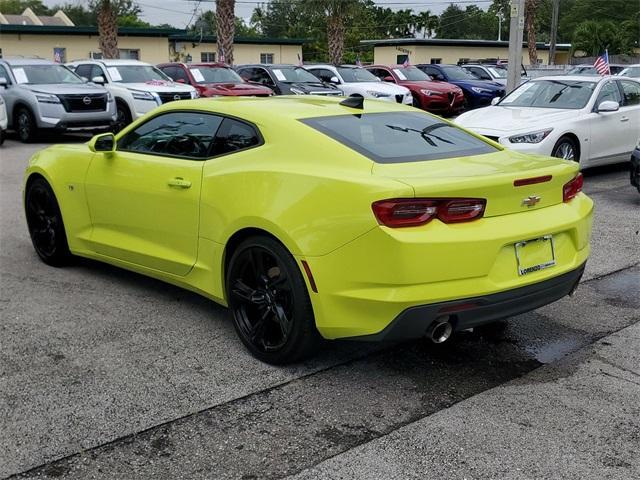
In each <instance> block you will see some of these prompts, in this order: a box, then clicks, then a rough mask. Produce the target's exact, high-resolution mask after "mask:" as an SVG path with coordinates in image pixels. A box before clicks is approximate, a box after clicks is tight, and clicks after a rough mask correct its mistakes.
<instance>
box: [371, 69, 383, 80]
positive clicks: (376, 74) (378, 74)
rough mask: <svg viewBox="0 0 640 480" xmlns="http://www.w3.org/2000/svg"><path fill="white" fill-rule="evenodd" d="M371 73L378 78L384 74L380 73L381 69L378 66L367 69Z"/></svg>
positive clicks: (381, 77)
mask: <svg viewBox="0 0 640 480" xmlns="http://www.w3.org/2000/svg"><path fill="white" fill-rule="evenodd" d="M368 70H369V71H370V72H371V73H372V74H374V75H375V76H376V77H378V78H379V79H380V80H382V79H383V77H384V75H382V73H381V70H380V69H379V68H369V69H368Z"/></svg>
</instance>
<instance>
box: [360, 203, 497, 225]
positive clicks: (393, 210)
mask: <svg viewBox="0 0 640 480" xmlns="http://www.w3.org/2000/svg"><path fill="white" fill-rule="evenodd" d="M486 203H487V201H486V200H485V199H483V198H395V199H390V200H380V201H378V202H374V203H373V204H372V205H371V208H372V209H373V213H374V215H375V216H376V219H377V220H378V223H379V224H380V225H385V226H387V227H392V228H397V227H417V226H419V225H424V224H425V223H428V222H430V221H431V220H433V219H434V218H438V219H439V220H440V221H442V222H444V223H458V222H468V221H470V220H475V219H477V218H480V217H482V215H483V213H484V208H485V205H486Z"/></svg>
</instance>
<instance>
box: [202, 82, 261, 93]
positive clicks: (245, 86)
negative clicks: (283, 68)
mask: <svg viewBox="0 0 640 480" xmlns="http://www.w3.org/2000/svg"><path fill="white" fill-rule="evenodd" d="M200 85H201V86H203V87H205V88H206V89H207V90H208V91H209V92H211V93H213V94H218V95H268V94H270V93H271V92H272V90H271V89H270V88H268V87H263V86H261V85H251V84H249V83H206V84H200Z"/></svg>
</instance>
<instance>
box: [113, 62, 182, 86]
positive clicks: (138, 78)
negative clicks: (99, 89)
mask: <svg viewBox="0 0 640 480" xmlns="http://www.w3.org/2000/svg"><path fill="white" fill-rule="evenodd" d="M107 71H108V72H109V75H110V76H111V80H113V81H114V82H122V83H146V82H153V81H164V82H171V81H172V80H171V79H170V78H169V77H167V76H166V75H165V74H164V73H162V72H161V71H160V70H158V69H157V68H156V67H153V66H151V65H118V66H117V67H107Z"/></svg>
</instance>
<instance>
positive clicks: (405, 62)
mask: <svg viewBox="0 0 640 480" xmlns="http://www.w3.org/2000/svg"><path fill="white" fill-rule="evenodd" d="M402 66H403V67H405V68H407V67H408V66H409V55H407V56H406V58H405V59H404V62H402Z"/></svg>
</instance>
